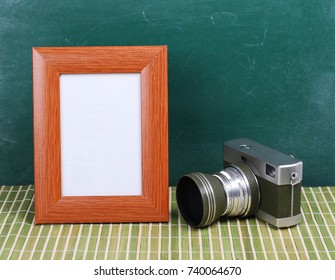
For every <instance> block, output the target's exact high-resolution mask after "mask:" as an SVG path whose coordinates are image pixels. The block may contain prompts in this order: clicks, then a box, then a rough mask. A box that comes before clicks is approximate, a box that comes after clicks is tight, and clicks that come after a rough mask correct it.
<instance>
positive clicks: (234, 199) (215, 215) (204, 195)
mask: <svg viewBox="0 0 335 280" xmlns="http://www.w3.org/2000/svg"><path fill="white" fill-rule="evenodd" d="M176 198H177V204H178V208H179V212H180V214H181V215H182V216H183V218H184V220H185V221H186V222H187V223H188V224H189V225H191V226H194V227H204V226H208V225H210V224H211V223H213V222H214V221H216V220H217V219H219V218H220V217H221V216H241V217H246V216H249V215H253V214H255V213H256V211H257V209H258V205H259V200H260V193H259V186H258V181H257V178H256V176H255V175H254V173H253V172H252V170H251V169H250V167H249V166H248V165H246V164H245V163H244V162H238V163H236V164H232V165H229V166H227V167H226V168H224V169H223V170H222V171H220V172H217V173H215V174H213V175H209V174H204V173H199V172H197V173H190V174H187V175H184V176H183V177H181V178H180V180H179V181H178V184H177V189H176Z"/></svg>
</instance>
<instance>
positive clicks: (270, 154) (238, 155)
mask: <svg viewBox="0 0 335 280" xmlns="http://www.w3.org/2000/svg"><path fill="white" fill-rule="evenodd" d="M223 158H224V161H225V162H229V163H235V162H239V161H244V162H246V163H247V164H248V165H249V166H250V168H251V169H252V171H253V172H254V173H255V175H257V176H260V177H262V178H264V179H266V180H268V181H270V182H272V183H274V184H276V185H287V184H291V185H292V184H296V183H299V182H300V181H301V180H302V169H303V168H302V165H303V163H302V161H300V160H298V159H296V158H294V157H293V156H289V155H286V154H284V153H281V152H278V151H276V150H273V149H271V148H269V147H266V146H264V145H262V144H259V143H256V142H254V141H252V140H250V139H247V138H239V139H233V140H229V141H226V142H225V143H224V156H223Z"/></svg>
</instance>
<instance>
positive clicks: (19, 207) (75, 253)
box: [0, 185, 335, 260]
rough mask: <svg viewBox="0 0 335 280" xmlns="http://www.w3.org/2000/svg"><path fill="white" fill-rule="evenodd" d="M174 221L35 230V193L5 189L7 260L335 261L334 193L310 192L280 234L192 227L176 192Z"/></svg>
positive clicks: (0, 251)
mask: <svg viewBox="0 0 335 280" xmlns="http://www.w3.org/2000/svg"><path fill="white" fill-rule="evenodd" d="M170 201H171V206H170V207H171V208H170V222H169V223H152V224H151V223H141V224H136V223H134V224H75V225H72V224H64V225H63V224H62V225H39V226H36V225H34V189H33V186H31V185H30V186H12V187H10V186H2V187H0V259H25V260H26V259H40V260H41V259H54V260H56V259H57V260H59V259H80V260H82V259H98V260H102V259H108V260H114V259H120V260H125V259H132V260H133V259H144V260H146V259H161V260H170V259H174V260H175V259H187V260H190V259H194V260H201V259H214V260H215V259H217V260H221V259H227V260H231V259H233V260H235V259H246V260H248V259H335V238H334V236H335V187H318V188H303V191H302V204H301V207H302V214H303V220H302V222H301V223H300V224H299V226H297V227H293V228H289V229H282V230H277V229H274V228H272V227H269V226H268V225H267V224H265V223H264V222H262V221H261V220H258V219H255V218H249V219H243V220H238V219H229V220H227V219H222V220H221V221H220V222H219V223H215V224H213V225H212V226H210V227H208V228H205V229H194V228H190V227H188V226H187V225H186V224H185V223H184V222H183V220H181V219H180V216H179V215H178V211H177V206H176V201H175V188H170Z"/></svg>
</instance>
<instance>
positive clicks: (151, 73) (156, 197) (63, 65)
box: [32, 46, 169, 224]
mask: <svg viewBox="0 0 335 280" xmlns="http://www.w3.org/2000/svg"><path fill="white" fill-rule="evenodd" d="M32 52H33V108H34V180H35V182H34V186H35V223H36V224H45V223H109V222H116V223H121V222H166V221H168V217H169V201H168V200H169V199H168V187H169V185H168V90H167V47H166V46H126V47H41V48H40V47H36V48H33V50H32ZM127 73H138V74H139V75H140V90H139V94H140V98H139V100H140V103H139V104H140V105H139V106H140V116H139V122H140V135H141V142H140V145H141V151H140V152H141V166H140V170H141V193H140V194H137V195H88V196H87V195H63V194H62V149H61V146H62V145H61V144H62V143H61V139H62V138H61V127H62V123H63V124H64V123H66V121H67V120H66V119H65V120H63V119H62V121H60V119H61V109H62V108H61V102H60V77H61V76H62V75H67V74H69V75H72V74H78V75H81V74H91V75H93V74H127ZM92 94H93V93H92ZM94 94H95V93H94ZM111 94H113V93H111ZM78 102H80V100H79V101H78ZM119 117H120V118H127V116H119ZM83 129H84V128H83ZM63 153H64V152H63ZM95 160H97V162H99V159H95ZM107 170H108V167H107ZM110 172H111V173H112V172H113V170H110ZM83 175H84V174H83ZM130 176H131V170H130V171H129V177H130ZM121 179H122V180H125V181H127V178H121ZM108 183H109V182H105V184H106V185H108ZM95 187H96V186H95V184H94V183H93V184H92V188H95ZM110 187H111V188H113V187H117V186H110Z"/></svg>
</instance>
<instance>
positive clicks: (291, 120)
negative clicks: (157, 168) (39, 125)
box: [0, 0, 335, 186]
mask: <svg viewBox="0 0 335 280" xmlns="http://www.w3.org/2000/svg"><path fill="white" fill-rule="evenodd" d="M84 45H85V46H86V45H87V46H88V45H90V46H94V45H97V46H100V45H168V48H169V157H170V184H171V185H173V184H175V183H176V181H177V180H178V178H179V177H180V176H181V175H183V174H185V173H187V172H192V171H202V172H215V171H217V170H219V169H220V168H221V167H222V165H223V162H222V143H223V142H224V141H225V140H228V139H231V138H235V137H248V138H251V139H253V140H254V141H258V142H260V143H262V144H265V145H268V146H271V147H272V148H275V149H278V150H280V151H282V152H285V153H287V154H292V155H294V156H295V157H297V158H299V159H301V160H302V161H303V162H304V184H305V185H313V186H317V185H334V183H335V179H334V177H333V176H334V175H333V170H334V168H335V141H334V139H335V112H334V111H335V110H334V109H335V3H334V1H327V0H323V1H319V0H288V1H268V0H254V1H243V0H235V1H231V0H222V1H219V0H213V1H210V0H207V1H205V0H203V1H200V0H183V1H181V0H179V1H178V0H169V1H168V0H166V1H145V0H139V1H133V0H122V1H121V0H118V1H115V0H114V1H113V0H95V1H93V0H72V1H68V0H58V1H41V0H30V1H27V0H16V1H14V0H2V1H1V2H0V184H13V185H14V184H27V183H33V137H32V78H31V77H32V70H31V68H32V65H31V48H32V47H33V46H84Z"/></svg>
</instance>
